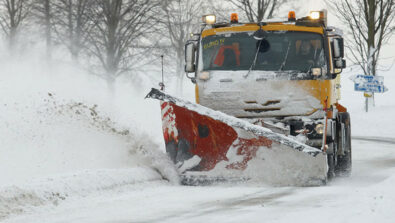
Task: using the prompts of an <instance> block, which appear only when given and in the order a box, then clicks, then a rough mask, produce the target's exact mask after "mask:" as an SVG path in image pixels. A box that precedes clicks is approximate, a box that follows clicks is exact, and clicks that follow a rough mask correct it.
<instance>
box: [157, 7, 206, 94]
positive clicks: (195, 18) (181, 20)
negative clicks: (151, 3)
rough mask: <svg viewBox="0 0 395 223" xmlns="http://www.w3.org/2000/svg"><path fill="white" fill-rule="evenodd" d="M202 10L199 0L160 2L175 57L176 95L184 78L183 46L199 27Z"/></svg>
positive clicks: (180, 89)
mask: <svg viewBox="0 0 395 223" xmlns="http://www.w3.org/2000/svg"><path fill="white" fill-rule="evenodd" d="M203 8H204V1H200V0H165V1H163V2H162V9H163V12H164V15H165V16H164V19H163V20H162V22H163V24H164V25H165V27H166V28H165V30H166V32H167V33H166V34H167V36H168V37H169V40H170V43H171V47H172V49H173V50H174V52H175V55H176V75H177V78H178V83H177V89H178V91H179V92H178V93H181V91H182V82H183V78H184V45H185V43H186V42H187V40H188V39H189V38H190V34H191V33H192V32H193V31H196V30H197V28H198V27H199V21H200V20H199V19H200V17H201V15H202V9H203Z"/></svg>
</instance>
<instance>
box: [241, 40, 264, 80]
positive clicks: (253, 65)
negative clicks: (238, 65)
mask: <svg viewBox="0 0 395 223" xmlns="http://www.w3.org/2000/svg"><path fill="white" fill-rule="evenodd" d="M262 42H263V40H260V41H259V46H258V48H257V49H256V52H255V58H254V61H252V63H251V66H250V68H249V69H248V72H247V73H246V74H245V75H243V77H244V78H247V77H248V75H249V74H250V72H251V70H252V68H253V67H255V64H256V59H257V58H258V53H259V49H260V48H261V44H262Z"/></svg>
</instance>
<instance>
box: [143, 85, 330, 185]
mask: <svg viewBox="0 0 395 223" xmlns="http://www.w3.org/2000/svg"><path fill="white" fill-rule="evenodd" d="M146 98H154V99H158V100H160V101H161V111H162V128H163V134H164V139H165V143H166V152H167V154H168V155H169V157H170V158H171V159H172V160H173V162H174V163H175V164H176V165H177V167H178V169H179V172H180V174H181V179H182V183H184V184H188V185H206V184H212V183H214V182H215V181H218V182H223V181H226V179H229V181H231V182H233V181H235V179H238V180H239V181H251V182H257V183H264V184H270V185H282V186H286V185H293V186H314V185H322V184H325V183H326V181H327V172H328V165H327V157H326V153H324V152H322V151H321V150H319V149H316V148H313V147H310V146H308V145H305V144H303V143H300V142H299V141H296V140H294V139H293V138H290V137H287V136H285V135H282V134H278V133H275V132H272V131H271V130H270V129H267V128H264V127H262V126H257V125H254V124H251V123H249V122H247V121H245V120H242V119H238V118H235V117H232V116H229V115H226V114H224V113H222V112H219V111H214V110H212V109H209V108H207V107H204V106H201V105H199V104H195V103H191V102H188V101H185V100H182V99H178V98H175V97H173V96H170V95H167V94H165V93H164V92H162V91H160V90H157V89H154V88H153V89H152V90H151V91H150V93H149V94H148V95H147V96H146Z"/></svg>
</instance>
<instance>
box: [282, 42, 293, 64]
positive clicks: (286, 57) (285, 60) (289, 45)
mask: <svg viewBox="0 0 395 223" xmlns="http://www.w3.org/2000/svg"><path fill="white" fill-rule="evenodd" d="M290 47H291V42H289V43H288V49H287V53H286V54H285V58H284V61H283V63H282V64H281V67H280V71H282V70H283V69H284V67H285V64H286V63H287V59H288V53H289V48H290Z"/></svg>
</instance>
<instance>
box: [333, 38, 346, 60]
mask: <svg viewBox="0 0 395 223" xmlns="http://www.w3.org/2000/svg"><path fill="white" fill-rule="evenodd" d="M333 57H334V58H343V57H344V40H343V38H336V39H333Z"/></svg>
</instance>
